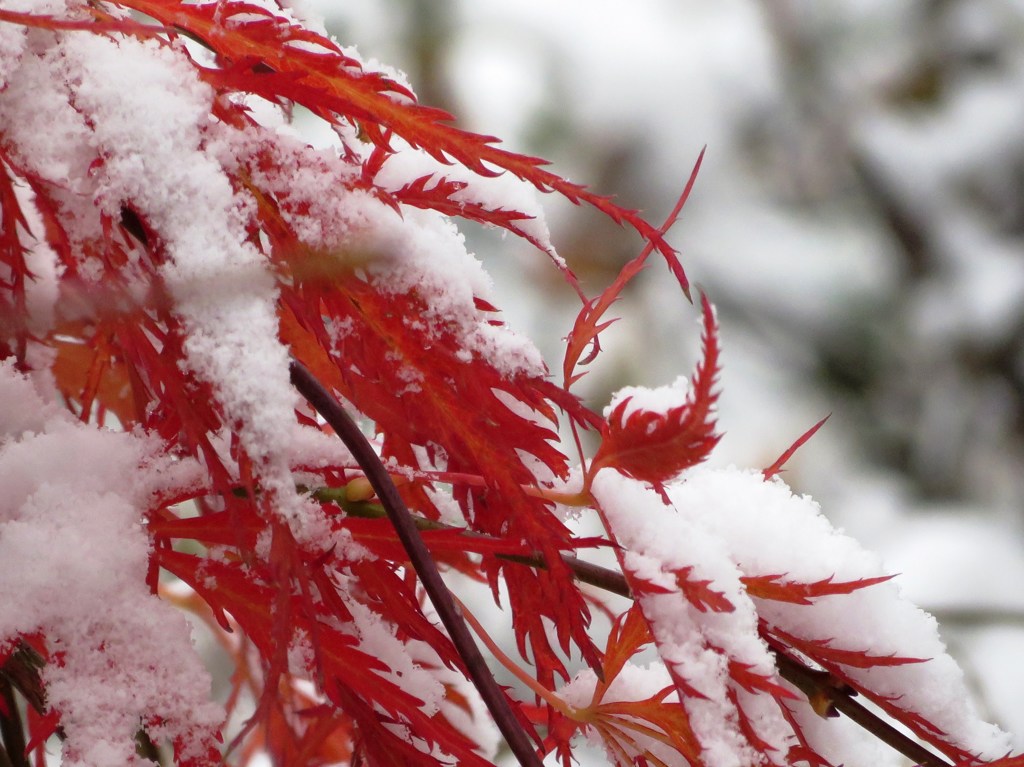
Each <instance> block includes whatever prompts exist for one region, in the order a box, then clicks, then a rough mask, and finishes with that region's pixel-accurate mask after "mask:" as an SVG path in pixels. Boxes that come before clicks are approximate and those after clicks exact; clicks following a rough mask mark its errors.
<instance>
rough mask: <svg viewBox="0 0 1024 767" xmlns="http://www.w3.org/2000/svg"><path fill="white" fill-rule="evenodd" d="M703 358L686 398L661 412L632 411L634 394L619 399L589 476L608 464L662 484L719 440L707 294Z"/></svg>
mask: <svg viewBox="0 0 1024 767" xmlns="http://www.w3.org/2000/svg"><path fill="white" fill-rule="evenodd" d="M701 307H702V311H703V316H704V335H703V343H704V359H703V361H701V362H700V363H699V364H698V365H697V369H696V371H695V372H694V375H693V379H692V381H691V384H690V392H689V394H688V395H687V397H686V400H685V402H683V403H682V404H679V405H676V406H674V407H671V408H669V409H668V410H666V411H662V410H644V409H641V408H636V409H631V408H630V402H631V397H624V398H622V399H620V400H619V401H618V403H617V404H615V406H614V407H613V409H612V412H611V414H610V415H609V416H608V423H607V425H606V426H605V427H604V428H603V429H602V435H601V436H602V441H601V447H600V448H599V449H598V451H597V455H595V456H594V461H593V463H592V464H591V468H590V474H591V476H593V474H594V473H596V472H597V471H598V470H599V469H601V468H603V467H606V466H609V467H613V468H615V469H617V470H618V471H620V472H622V473H623V474H625V475H626V476H628V477H632V478H634V479H639V480H642V481H645V482H650V483H652V484H655V485H660V484H662V483H664V482H667V481H668V480H670V479H672V478H673V477H675V476H676V475H678V474H679V473H680V472H682V471H684V470H685V469H688V468H689V467H691V466H695V465H696V464H698V463H700V462H701V461H703V460H704V459H705V458H707V457H708V454H709V453H710V452H711V450H712V449H713V448H714V446H715V445H716V444H717V443H718V440H719V436H720V435H718V434H716V433H715V419H714V406H715V401H716V400H717V399H718V392H716V391H715V389H714V386H715V379H716V378H717V376H718V369H719V368H718V365H719V363H718V357H719V347H718V326H717V324H716V322H715V315H714V310H713V309H712V307H711V303H710V302H709V301H708V300H707V297H706V296H702V297H701Z"/></svg>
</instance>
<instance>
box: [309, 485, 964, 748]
mask: <svg viewBox="0 0 1024 767" xmlns="http://www.w3.org/2000/svg"><path fill="white" fill-rule="evenodd" d="M312 495H313V497H314V498H317V499H318V500H330V501H332V502H335V503H338V504H339V505H341V506H342V507H343V508H344V509H345V512H346V513H347V514H349V515H351V516H354V517H362V518H367V519H375V518H381V517H383V516H384V515H385V513H386V512H385V510H384V509H383V508H382V507H381V506H378V505H377V504H375V503H369V502H364V501H360V502H356V503H353V502H351V501H347V500H346V499H345V498H344V497H343V496H344V492H341V493H338V492H335V491H334V489H333V488H318V489H317V490H314V491H313V493H312ZM410 516H411V519H412V521H413V523H414V524H415V525H416V526H417V528H419V529H421V530H456V529H458V528H456V527H454V526H452V525H446V524H444V523H443V522H435V521H434V520H431V519H426V518H424V517H419V516H412V515H410ZM463 535H467V536H472V537H479V538H487V539H489V540H495V538H494V537H493V536H489V535H485V534H483V533H477V532H473V531H468V530H467V531H463ZM495 556H496V557H497V558H498V559H504V560H507V561H509V562H516V563H518V564H521V565H526V566H527V567H537V568H542V569H546V568H547V562H546V561H545V559H544V557H543V556H542V555H541V554H532V555H516V554H495ZM562 561H564V562H565V564H566V566H567V567H568V568H569V569H570V570H571V571H572V573H573V575H574V576H575V577H576V580H578V581H580V582H581V583H586V584H588V585H591V586H594V587H596V588H599V589H601V590H602V591H607V592H608V593H610V594H617V595H618V596H621V597H625V598H627V599H633V594H632V592H631V591H630V589H629V586H628V584H627V582H626V578H625V576H623V575H622V573H620V572H618V571H616V570H611V569H609V568H607V567H602V566H600V565H595V564H593V563H591V562H587V561H585V560H582V559H579V558H578V557H576V556H573V555H572V554H562ZM766 641H768V643H769V647H770V649H771V651H772V654H773V655H774V656H775V661H776V662H775V665H776V668H777V669H778V671H779V676H781V677H782V678H783V679H785V680H786V681H787V682H789V683H790V684H792V685H793V686H794V687H796V688H797V689H798V690H800V691H801V692H802V693H803V694H804V695H806V696H807V700H808V702H809V703H810V705H811V708H813V709H814V710H815V712H817V713H818V714H819V715H821V716H838V715H839V714H840V713H841V714H845V715H846V716H847V717H849V718H850V719H851V720H853V721H854V722H856V723H857V724H858V725H860V726H861V727H863V728H864V729H865V730H867V731H868V732H869V733H871V734H872V735H873V736H874V737H876V738H878V739H879V740H880V741H882V742H883V743H885V744H886V745H888V746H890V747H891V748H893V749H894V750H896V751H898V752H899V753H901V754H903V755H904V756H906V757H907V758H908V759H911V760H913V762H914V763H915V764H918V765H921V767H950V765H949V764H948V763H947V762H946V761H945V760H943V759H942V758H940V757H938V756H936V755H935V754H933V753H932V752H931V751H929V750H927V749H926V748H925V747H924V746H922V745H921V744H920V743H918V742H917V741H915V740H913V739H911V738H909V737H907V736H906V735H904V734H903V733H902V732H900V731H899V730H897V729H896V728H895V727H893V726H892V725H891V724H889V723H888V722H886V721H885V720H884V719H882V718H881V717H879V716H878V715H877V714H875V713H874V712H873V711H871V710H870V709H868V708H867V707H866V706H864V705H863V704H862V703H860V702H859V701H857V700H854V698H853V696H854V695H856V693H855V692H854V691H852V690H851V689H850V688H849V687H848V686H847V685H844V684H842V683H841V682H838V681H836V680H835V679H833V678H832V675H831V674H829V673H828V672H827V671H821V670H818V669H812V668H809V667H808V666H806V665H804V664H803V663H801V662H800V661H798V660H797V659H796V658H794V657H793V656H791V655H790V654H789V653H787V652H786V651H785V647H784V646H783V645H781V644H779V643H777V642H774V641H772V640H771V639H770V638H769V639H767V640H766Z"/></svg>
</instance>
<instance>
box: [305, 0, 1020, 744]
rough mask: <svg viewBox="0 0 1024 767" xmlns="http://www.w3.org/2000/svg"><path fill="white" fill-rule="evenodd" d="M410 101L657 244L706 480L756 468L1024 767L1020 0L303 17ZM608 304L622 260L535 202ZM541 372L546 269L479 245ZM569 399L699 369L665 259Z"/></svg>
mask: <svg viewBox="0 0 1024 767" xmlns="http://www.w3.org/2000/svg"><path fill="white" fill-rule="evenodd" d="M313 8H314V9H315V10H316V11H317V12H319V13H322V14H324V15H325V16H326V18H327V21H328V24H329V27H330V29H331V31H332V32H333V33H334V34H335V35H336V36H337V37H338V39H339V41H340V42H342V43H344V44H355V45H356V46H357V47H358V49H359V51H360V53H361V54H362V55H363V56H364V57H366V58H376V59H379V60H381V61H384V62H387V63H389V64H393V65H395V66H397V67H399V68H401V69H402V70H403V71H405V72H406V73H408V75H409V78H410V81H411V82H412V83H413V86H414V88H415V89H416V90H417V92H418V93H419V95H420V97H421V99H422V100H423V101H425V102H427V103H431V104H436V105H440V106H444V107H446V108H448V109H449V110H451V111H452V112H454V113H456V114H458V115H459V118H460V124H462V125H464V126H465V127H468V128H471V129H473V130H477V131H481V132H485V133H488V134H493V135H497V136H501V137H502V138H503V139H504V141H505V143H506V145H508V146H509V147H510V148H511V149H513V150H516V151H522V152H526V153H535V154H539V155H541V156H544V157H546V158H548V159H550V160H552V161H553V163H554V169H555V170H556V171H558V172H560V173H562V174H563V175H567V176H569V177H570V178H572V179H573V180H574V181H580V182H584V183H587V184H589V185H591V186H593V187H595V188H596V189H597V190H598V191H600V192H602V193H612V194H615V195H617V198H618V200H619V201H620V202H621V203H623V204H625V205H627V206H630V207H639V208H642V209H644V210H645V211H646V213H647V216H648V218H649V219H650V220H652V221H653V222H655V223H660V222H661V220H662V218H663V217H664V216H665V215H666V213H667V211H668V210H669V209H670V207H671V205H672V203H673V202H674V200H675V197H676V196H677V195H678V193H679V190H680V189H681V188H682V185H683V183H684V182H685V180H686V177H687V175H688V174H689V172H690V169H691V167H692V165H693V162H694V161H695V159H696V157H697V155H698V153H699V151H700V149H701V147H703V146H705V145H706V146H707V158H706V161H705V163H704V166H703V169H702V171H701V174H700V177H699V180H698V184H697V187H696V190H695V192H694V194H693V196H692V197H691V201H690V203H689V205H688V207H687V208H686V210H685V212H684V214H683V217H682V220H681V221H680V223H679V224H677V226H676V228H675V229H674V230H673V232H672V235H671V237H670V239H671V241H672V242H673V244H674V245H675V246H676V247H678V248H679V249H680V250H681V252H682V259H683V264H684V266H685V268H686V269H687V273H688V275H689V277H690V279H691V280H692V281H694V282H695V283H697V284H698V285H699V286H700V287H701V288H703V289H705V290H706V291H707V292H708V294H709V296H710V297H711V299H712V300H713V301H714V302H715V303H716V305H717V307H718V310H719V318H720V322H721V325H722V344H723V347H724V373H723V375H722V380H721V386H722V398H721V408H720V426H721V428H722V429H723V430H724V431H725V437H724V439H723V440H722V442H721V444H720V446H719V448H718V450H717V451H716V453H715V455H714V457H713V459H712V462H713V464H715V465H721V466H725V465H728V464H731V463H735V464H737V465H739V466H752V467H761V466H765V465H767V464H769V463H771V462H772V461H773V460H774V458H775V457H776V456H777V455H778V454H779V453H780V452H781V451H782V450H784V449H785V448H786V447H787V446H788V445H789V444H790V443H791V442H792V441H793V440H794V439H795V438H796V437H797V436H799V435H800V434H801V433H802V432H803V431H805V430H806V429H807V428H808V427H810V426H811V425H812V424H813V423H815V422H816V421H817V420H818V419H820V418H821V417H822V416H824V415H826V414H828V413H832V418H831V420H830V421H829V422H828V424H827V425H826V426H825V428H824V429H823V430H822V431H821V432H819V434H818V435H817V436H816V437H815V438H814V439H813V440H812V441H811V442H810V443H809V444H808V445H807V446H805V447H804V448H803V449H802V451H801V452H800V453H799V454H798V456H797V457H796V458H795V459H794V460H793V461H792V462H791V463H790V465H789V471H788V472H787V474H786V479H787V481H788V482H789V483H790V484H791V485H792V486H793V487H794V489H795V490H797V491H798V492H805V493H809V494H811V495H812V496H814V498H815V499H816V500H818V501H819V502H820V503H821V505H822V508H823V509H824V511H825V513H826V515H827V516H828V517H829V519H830V520H831V521H832V522H833V524H835V525H836V526H838V527H842V528H844V529H845V530H846V531H847V532H849V533H850V534H852V535H854V536H855V537H857V538H858V539H859V540H860V541H861V542H862V543H863V544H864V545H865V547H866V548H868V549H870V550H873V551H875V552H877V553H879V554H880V555H881V556H882V557H883V558H884V560H885V562H886V564H887V566H888V568H889V569H890V570H893V571H897V572H899V573H901V575H900V576H899V578H898V582H899V584H900V585H901V587H902V589H903V591H904V593H905V594H906V595H907V596H908V597H909V598H910V599H911V600H913V601H915V602H916V603H918V604H920V605H921V606H923V607H925V608H926V609H929V610H931V611H933V612H934V613H935V614H936V615H937V616H938V617H939V619H940V621H941V622H942V624H943V631H944V637H945V639H946V641H947V642H948V643H949V644H950V648H951V651H952V653H953V654H954V656H955V657H957V658H958V660H959V661H960V662H961V663H962V664H964V666H965V668H966V669H967V672H968V675H969V677H970V679H971V681H972V683H973V684H974V686H975V688H976V691H977V695H978V698H979V701H980V705H981V706H982V708H983V710H984V711H985V712H986V714H987V715H988V716H989V717H990V718H991V719H992V720H994V721H996V722H998V723H1000V724H1001V725H1002V726H1004V727H1005V728H1007V729H1008V730H1010V731H1011V732H1013V733H1015V735H1016V738H1017V740H1016V743H1017V745H1018V747H1024V702H1022V700H1024V699H1022V698H1021V696H1020V693H1019V691H1020V690H1021V689H1024V662H1022V659H1024V589H1022V585H1024V556H1022V555H1024V546H1022V543H1024V538H1022V532H1024V531H1022V525H1024V514H1022V503H1024V470H1022V469H1024V410H1022V406H1024V332H1022V331H1024V251H1022V247H1021V245H1022V240H1021V238H1022V235H1024V3H1022V2H1019V1H1013V0H1003V1H1000V0H962V1H958V0H944V1H941V2H939V1H931V2H929V1H927V0H906V1H905V2H901V3H891V2H881V1H879V0H831V1H828V2H798V1H796V0H792V1H787V0H774V1H773V0H762V1H761V2H755V1H754V0H719V1H718V2H715V3H707V2H703V1H702V0H634V2H629V3H626V2H621V1H620V2H611V0H558V2H550V0H546V1H542V0H518V1H517V2H514V3H510V2H499V1H498V0H462V1H460V0H372V1H371V0H347V1H346V2H344V3H339V2H332V1H331V0H317V2H316V4H315V5H313ZM547 202H549V203H550V204H549V205H548V207H547V217H548V221H549V222H550V223H551V224H552V227H553V232H554V241H555V245H556V247H558V248H559V251H560V253H561V254H562V255H563V256H565V257H566V258H567V259H568V260H569V262H570V265H571V266H572V267H573V268H574V269H576V270H577V272H578V273H579V274H580V276H581V278H582V279H583V282H584V285H585V287H586V288H587V289H588V291H589V292H591V293H594V292H596V291H598V290H600V289H601V288H603V287H604V286H605V285H606V284H607V283H608V282H609V281H610V280H611V279H612V278H613V276H614V274H615V271H616V270H617V268H618V267H619V266H620V265H621V264H622V263H624V262H625V261H626V260H627V259H628V258H629V257H631V256H632V255H635V253H636V252H637V250H638V249H639V247H640V243H639V242H638V241H637V240H636V238H635V237H633V236H631V235H630V234H629V233H628V232H625V231H620V230H618V229H616V228H615V227H614V226H610V225H606V224H605V222H604V221H601V220H600V218H599V216H598V215H597V214H595V213H593V212H590V211H576V210H573V209H571V207H570V206H568V205H565V204H563V203H561V202H559V201H557V200H554V199H550V200H547ZM468 234H469V236H470V241H471V245H472V247H473V249H474V250H475V251H476V252H477V255H478V256H479V257H481V258H482V259H484V260H485V263H486V264H487V268H488V269H489V270H490V271H491V273H492V274H493V276H494V279H495V283H496V290H497V293H498V296H499V297H500V299H501V306H502V308H503V309H504V310H505V311H506V313H507V315H508V317H509V319H510V322H511V323H512V324H513V325H514V326H515V327H517V328H519V329H521V330H524V331H525V332H527V333H528V334H529V335H530V336H532V337H533V338H534V339H535V340H536V341H537V342H538V344H539V345H540V348H541V349H542V351H543V352H544V353H545V355H546V356H547V360H548V364H549V366H551V367H552V369H557V368H558V367H559V365H560V361H561V358H560V355H559V349H560V346H559V343H560V339H561V337H562V336H563V335H564V334H565V333H566V332H567V331H568V329H569V327H570V324H571V320H572V317H573V316H574V314H575V311H576V306H577V305H576V304H575V303H574V300H573V295H572V293H571V291H570V290H569V289H568V288H567V287H565V286H564V284H562V283H561V282H560V278H559V277H558V276H557V274H556V273H555V271H554V270H553V269H551V267H550V265H549V263H548V261H547V259H546V258H545V257H544V256H543V255H542V254H539V253H536V252H531V251H530V250H529V248H528V247H527V246H525V245H522V244H521V243H519V242H513V241H512V239H511V238H509V239H508V240H502V239H500V238H499V237H498V236H496V235H494V234H493V233H489V232H483V231H479V232H477V231H469V232H468ZM651 264H652V265H651V267H650V268H649V269H648V271H647V273H646V274H645V275H643V278H642V279H641V280H640V281H639V283H638V284H637V285H636V286H635V289H634V290H632V291H631V293H630V294H629V295H628V296H627V297H626V298H625V299H624V300H623V301H622V302H621V303H620V304H619V305H618V309H619V312H618V313H619V315H620V316H623V317H625V318H626V319H625V320H623V321H622V322H620V323H619V324H618V325H616V326H615V328H614V330H613V331H612V332H610V333H609V334H607V339H606V343H605V347H606V352H605V354H604V356H603V358H602V359H601V361H600V362H599V363H598V364H597V365H596V367H595V368H594V372H592V373H591V374H590V375H589V376H588V377H587V378H586V379H585V381H584V383H583V385H582V391H583V392H584V393H585V394H586V395H587V396H588V398H592V400H591V404H592V405H593V406H595V407H600V406H602V405H603V404H604V403H606V402H607V399H608V395H609V393H610V392H611V391H613V390H615V389H617V388H619V387H621V386H623V385H625V384H642V385H661V384H666V383H669V382H671V381H672V380H674V379H675V378H676V376H678V375H679V374H683V373H688V372H689V371H690V370H691V368H692V365H693V363H694V360H695V359H696V354H697V344H698V340H699V327H698V325H697V322H696V320H697V317H698V312H697V310H696V308H695V307H692V306H689V305H687V304H686V303H685V302H684V301H683V300H682V299H681V296H680V295H679V292H678V288H677V287H675V286H674V284H673V281H672V279H671V278H670V277H669V275H668V274H667V272H666V271H665V270H664V268H663V267H662V265H661V264H660V263H657V262H655V261H654V260H653V259H652V261H651Z"/></svg>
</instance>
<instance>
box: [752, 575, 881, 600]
mask: <svg viewBox="0 0 1024 767" xmlns="http://www.w3.org/2000/svg"><path fill="white" fill-rule="evenodd" d="M894 577H895V575H880V576H878V577H876V578H859V579H857V580H855V581H834V580H832V578H828V579H826V580H823V581H814V582H812V583H799V582H797V581H788V580H785V576H784V575H745V576H743V578H742V579H741V580H742V581H743V585H744V586H746V587H747V593H748V594H750V596H752V597H758V598H760V599H772V600H774V601H776V602H791V603H792V604H797V605H809V604H811V602H812V601H813V600H815V599H817V598H819V597H824V596H829V595H832V594H852V593H853V592H854V591H856V590H857V589H863V588H867V587H868V586H874V585H875V584H876V583H885V582H886V581H888V580H891V579H892V578H894Z"/></svg>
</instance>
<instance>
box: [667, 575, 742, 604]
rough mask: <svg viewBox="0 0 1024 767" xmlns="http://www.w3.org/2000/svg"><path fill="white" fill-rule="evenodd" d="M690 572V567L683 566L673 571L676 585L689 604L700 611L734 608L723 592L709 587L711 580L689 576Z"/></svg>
mask: <svg viewBox="0 0 1024 767" xmlns="http://www.w3.org/2000/svg"><path fill="white" fill-rule="evenodd" d="M692 572H693V568H692V567H683V568H680V569H679V570H676V572H675V576H676V585H677V586H678V587H679V590H680V591H681V592H683V596H685V597H686V599H687V601H689V603H690V604H691V605H693V606H694V607H696V608H697V609H698V610H700V611H701V612H702V613H703V612H708V611H709V610H710V611H711V612H714V613H731V612H732V611H733V610H735V609H736V608H735V607H733V604H732V602H730V601H729V600H728V598H726V596H725V594H723V593H722V592H721V591H715V590H714V589H713V588H711V583H712V581H710V580H697V579H694V578H691V577H690V574H691V573H692Z"/></svg>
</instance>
